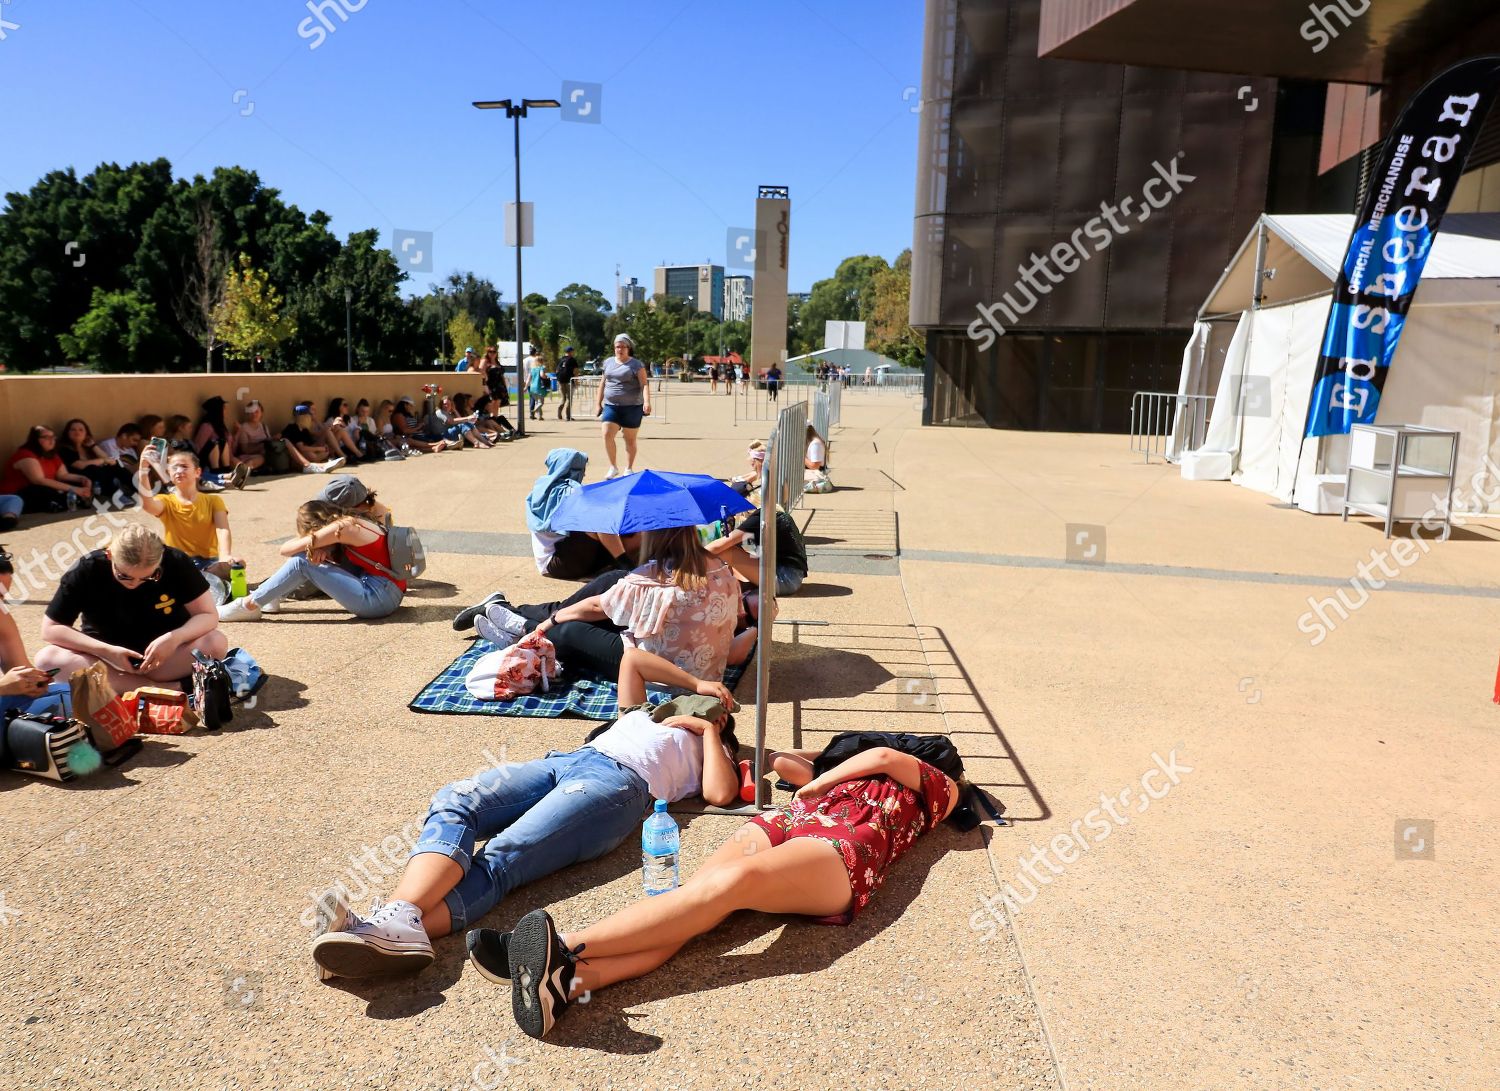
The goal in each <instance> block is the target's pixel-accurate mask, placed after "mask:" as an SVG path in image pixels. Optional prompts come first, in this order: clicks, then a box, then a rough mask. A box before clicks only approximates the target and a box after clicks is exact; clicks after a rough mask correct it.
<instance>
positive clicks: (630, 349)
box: [595, 333, 651, 481]
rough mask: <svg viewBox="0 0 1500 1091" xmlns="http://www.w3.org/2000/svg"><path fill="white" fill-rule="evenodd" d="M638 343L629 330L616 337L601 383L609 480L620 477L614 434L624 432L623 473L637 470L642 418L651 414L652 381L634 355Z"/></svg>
mask: <svg viewBox="0 0 1500 1091" xmlns="http://www.w3.org/2000/svg"><path fill="white" fill-rule="evenodd" d="M634 351H635V342H634V341H632V340H631V339H630V335H629V334H628V333H622V334H619V335H618V336H616V337H615V358H614V359H613V360H611V361H609V362H608V363H607V364H605V365H604V379H603V381H602V382H601V383H600V384H599V404H598V405H597V406H596V407H595V412H597V413H598V414H599V417H600V419H601V420H602V421H603V422H604V453H605V455H607V456H608V458H609V473H607V474H606V475H605V480H606V481H608V480H609V479H610V478H612V477H619V476H620V474H621V472H622V471H621V470H620V467H619V463H618V462H616V460H615V436H616V435H618V434H619V433H620V432H624V433H625V466H626V469H625V470H624V471H623V472H624V473H634V472H635V451H636V442H635V436H636V432H638V431H639V430H640V427H641V420H642V418H644V417H649V416H650V415H651V382H650V379H649V378H648V377H647V374H646V365H645V364H643V363H641V362H640V361H639V360H637V359H636V358H635V356H634Z"/></svg>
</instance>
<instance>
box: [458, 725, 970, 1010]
mask: <svg viewBox="0 0 1500 1091" xmlns="http://www.w3.org/2000/svg"><path fill="white" fill-rule="evenodd" d="M958 797H959V792H958V786H957V785H956V784H955V783H954V782H953V781H952V780H950V779H949V778H948V777H947V776H946V775H945V774H944V773H942V772H941V771H940V770H938V769H936V768H934V767H933V766H931V765H928V764H927V763H926V762H923V761H919V760H918V759H916V758H914V757H911V756H909V755H907V754H903V753H901V752H899V751H897V750H891V749H888V748H885V747H879V748H876V749H872V750H866V751H864V752H863V753H860V754H858V755H856V756H855V757H853V758H850V759H849V760H848V761H846V762H843V763H842V764H840V765H837V766H835V767H834V768H832V769H830V770H829V771H828V772H826V773H824V774H823V775H822V776H820V777H816V778H814V779H813V780H812V781H810V782H809V783H807V784H805V785H803V786H802V787H801V788H799V789H798V790H797V794H796V797H795V798H794V799H793V801H792V803H791V805H790V806H789V807H788V808H786V809H785V810H783V811H780V812H778V813H775V814H772V815H769V816H766V817H759V816H758V817H756V818H752V819H751V820H750V821H749V822H747V823H745V824H744V825H743V826H741V827H740V828H739V830H738V831H736V832H735V833H734V834H733V835H732V836H731V837H730V838H729V840H728V841H726V842H724V844H723V845H721V846H720V847H719V850H718V851H717V852H715V853H714V854H713V856H711V857H709V859H708V860H707V862H705V863H704V865H703V866H702V867H701V868H699V869H698V871H697V872H696V873H695V874H694V875H693V876H692V878H690V879H688V881H687V882H686V883H684V884H683V885H682V886H681V887H679V888H677V889H676V890H671V891H668V892H667V893H665V894H660V895H657V896H656V897H653V898H646V899H645V900H644V901H639V902H636V903H635V904H634V905H632V906H629V907H628V908H626V909H623V910H621V911H620V912H618V913H613V914H611V915H610V916H608V917H606V918H604V920H602V921H600V922H599V923H598V924H594V925H590V926H589V927H587V928H584V929H582V930H580V931H576V932H566V933H564V932H559V931H558V930H557V927H556V926H555V925H554V924H553V921H552V918H551V916H549V915H548V913H547V912H546V910H542V909H538V910H534V911H533V912H531V913H528V914H526V916H524V917H522V918H521V920H520V922H519V923H518V924H517V925H516V928H515V931H514V932H510V933H500V932H495V931H493V930H491V929H480V930H477V933H471V934H470V936H469V938H468V947H469V957H470V960H471V961H472V962H473V963H474V965H475V966H476V968H478V969H479V970H480V972H481V973H483V974H484V976H485V977H488V978H490V979H491V980H494V979H496V978H508V979H509V980H510V985H511V1010H512V1013H513V1014H514V1016H515V1020H516V1023H517V1025H518V1026H519V1027H520V1028H521V1029H522V1030H523V1031H525V1032H526V1033H527V1034H529V1035H530V1036H531V1037H533V1038H541V1037H542V1036H543V1035H545V1034H547V1032H548V1031H550V1030H551V1029H552V1027H553V1025H554V1024H555V1022H556V1021H557V1018H558V1016H560V1015H561V1014H562V1013H563V1012H564V1011H566V1010H567V1008H568V1006H569V1004H570V1003H571V1002H572V1000H573V998H574V997H575V996H577V995H578V994H580V993H582V992H584V991H586V990H587V991H590V992H593V991H597V990H599V989H602V988H604V987H605V986H607V985H613V984H615V983H616V982H619V981H628V980H630V979H631V978H635V977H641V976H642V975H644V974H648V973H650V972H651V971H652V970H655V969H656V968H657V967H659V966H660V965H662V963H664V962H666V961H667V960H668V959H669V958H671V957H672V956H673V955H675V954H676V953H677V952H678V951H679V950H681V948H682V946H683V945H684V944H685V943H687V941H688V940H690V939H692V938H693V937H694V936H700V935H702V934H704V933H705V932H709V931H712V930H713V929H714V928H715V927H717V926H718V925H719V924H720V923H722V922H723V920H724V918H725V917H727V916H729V915H730V914H731V913H734V912H736V911H737V910H741V909H753V910H756V911H757V912H761V913H781V914H796V915H799V916H805V917H812V918H813V919H814V920H815V921H816V922H817V923H819V924H839V925H847V924H850V923H851V922H852V921H853V920H854V918H855V917H856V916H858V915H859V914H860V913H861V912H862V911H863V910H864V908H865V907H866V906H867V905H868V904H869V902H870V899H871V897H873V896H874V893H875V891H876V890H878V889H880V887H881V886H882V885H883V884H884V882H885V879H886V875H887V874H888V873H889V870H890V868H891V865H892V864H894V863H895V862H896V861H897V860H899V859H900V858H901V857H902V856H903V855H905V853H906V851H907V850H908V849H909V848H911V846H912V844H913V843H914V842H915V841H916V839H917V838H918V837H919V836H921V835H922V834H924V833H926V832H928V831H929V830H931V829H932V828H933V827H934V826H936V825H937V824H938V823H939V822H941V821H942V820H943V819H944V818H946V817H947V816H948V814H949V813H950V812H951V811H952V810H953V808H954V805H955V804H956V803H957V801H958Z"/></svg>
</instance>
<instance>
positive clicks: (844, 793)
mask: <svg viewBox="0 0 1500 1091" xmlns="http://www.w3.org/2000/svg"><path fill="white" fill-rule="evenodd" d="M917 764H919V765H920V766H921V767H922V792H921V794H920V795H918V793H916V792H914V791H912V790H911V789H910V788H908V787H906V786H905V785H904V784H901V783H900V782H899V781H896V780H892V779H891V778H890V777H888V776H885V775H884V774H881V775H880V776H874V777H861V778H859V779H857V780H846V781H842V782H840V783H838V784H835V785H834V786H833V787H832V788H830V789H828V791H827V792H825V793H824V794H823V795H822V796H820V797H819V798H817V799H816V800H814V801H813V802H812V803H810V804H809V803H808V802H806V801H804V800H801V799H794V800H792V803H791V805H790V806H789V807H787V808H785V809H784V810H782V811H780V812H778V813H777V814H772V815H766V816H757V817H755V818H752V819H751V820H750V821H751V822H754V823H755V824H756V825H757V826H759V827H760V828H761V829H763V830H765V831H766V836H767V837H769V838H770V839H771V844H772V845H773V846H774V845H780V844H781V843H783V842H784V841H786V840H787V839H789V838H792V837H816V838H818V839H819V840H820V841H827V842H828V843H829V844H831V845H832V846H833V847H834V848H836V849H838V851H839V855H840V856H841V857H842V858H843V861H844V870H845V871H847V872H848V873H849V887H850V889H851V890H852V891H853V893H854V900H853V901H852V902H851V903H850V905H849V908H848V909H847V910H845V911H844V912H843V913H839V914H836V915H834V916H831V917H818V918H816V920H817V923H819V924H849V923H850V922H851V921H853V920H854V918H855V917H857V916H859V914H860V913H861V912H862V911H863V910H864V908H865V906H867V905H869V904H870V899H871V898H872V897H874V896H875V891H877V890H879V889H880V887H881V886H882V885H884V883H885V875H886V872H887V871H889V870H890V867H891V865H892V864H894V863H895V862H896V861H897V860H899V859H901V857H902V856H903V855H905V853H906V850H907V849H909V848H911V846H912V845H913V844H914V843H915V842H916V840H917V838H918V837H920V836H921V835H922V834H924V833H926V832H927V831H928V830H930V829H932V828H933V827H934V826H936V825H937V824H938V823H939V822H941V821H942V819H943V816H944V815H945V814H947V813H948V801H949V799H950V798H951V796H952V792H953V788H952V783H953V782H952V781H950V780H949V779H948V778H947V777H946V776H944V775H943V774H942V772H941V771H939V770H938V769H936V768H934V767H933V766H931V765H928V764H927V763H926V762H925V761H918V763H917Z"/></svg>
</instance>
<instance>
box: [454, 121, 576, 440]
mask: <svg viewBox="0 0 1500 1091" xmlns="http://www.w3.org/2000/svg"><path fill="white" fill-rule="evenodd" d="M474 108H475V109H476V110H504V111H505V116H506V117H508V118H512V119H514V121H515V161H516V222H515V225H514V226H515V232H516V435H518V436H524V435H525V434H526V381H525V379H524V378H523V377H522V375H521V346H522V345H523V344H524V343H525V326H526V312H525V306H524V301H525V299H526V296H525V294H524V293H523V292H522V291H521V242H522V239H521V119H522V118H523V117H525V116H526V113H527V111H528V110H530V109H532V108H536V109H554V110H556V109H561V108H562V103H560V102H558V101H557V100H556V99H555V98H524V99H522V100H521V101H520V102H519V103H515V102H512V101H511V100H510V99H508V98H507V99H499V100H497V101H494V102H476V103H474Z"/></svg>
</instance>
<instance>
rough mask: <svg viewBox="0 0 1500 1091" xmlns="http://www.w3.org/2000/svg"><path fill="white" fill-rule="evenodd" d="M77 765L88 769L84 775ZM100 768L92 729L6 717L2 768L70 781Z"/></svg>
mask: <svg viewBox="0 0 1500 1091" xmlns="http://www.w3.org/2000/svg"><path fill="white" fill-rule="evenodd" d="M80 747H82V748H83V749H79V748H80ZM76 765H81V766H85V768H83V769H82V770H81V771H80V770H79V769H77V768H75V766H76ZM98 767H99V752H98V751H97V750H95V749H94V748H93V746H92V745H91V744H90V743H89V736H88V729H87V728H86V727H84V725H83V724H81V723H79V722H78V721H77V720H69V719H66V718H64V717H62V716H28V715H26V714H25V713H24V712H20V711H14V712H8V713H6V718H5V727H4V729H3V730H0V768H5V769H14V770H15V771H16V772H18V773H29V774H31V775H32V776H34V777H45V778H46V779H48V780H56V781H68V780H73V779H75V778H77V777H80V776H87V775H88V774H89V773H92V772H94V770H96V769H97V768H98Z"/></svg>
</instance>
